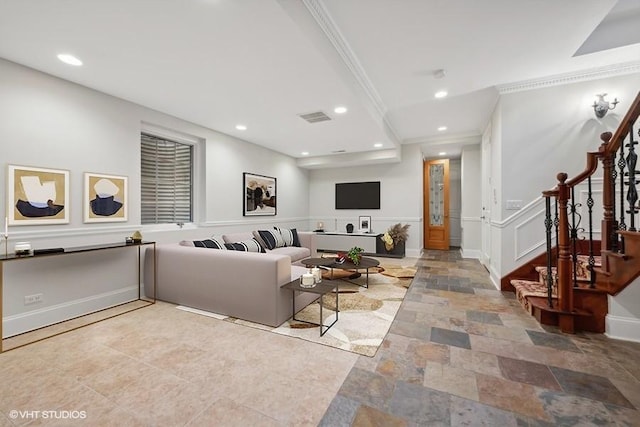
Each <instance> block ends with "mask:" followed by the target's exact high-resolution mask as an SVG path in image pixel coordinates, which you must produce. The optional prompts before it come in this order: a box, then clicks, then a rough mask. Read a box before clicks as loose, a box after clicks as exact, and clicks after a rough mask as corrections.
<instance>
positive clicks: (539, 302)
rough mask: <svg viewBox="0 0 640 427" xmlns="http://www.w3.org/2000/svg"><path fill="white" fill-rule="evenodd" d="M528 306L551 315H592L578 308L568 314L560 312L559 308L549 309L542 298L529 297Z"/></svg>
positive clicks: (545, 300)
mask: <svg viewBox="0 0 640 427" xmlns="http://www.w3.org/2000/svg"><path fill="white" fill-rule="evenodd" d="M529 304H530V305H531V307H532V308H533V307H536V308H538V309H539V310H545V311H548V312H551V313H561V314H571V315H574V316H592V315H593V313H591V312H589V311H586V310H582V309H579V308H576V309H574V310H573V311H570V312H568V311H563V310H560V309H559V308H556V307H549V306H548V301H547V299H546V298H542V297H529Z"/></svg>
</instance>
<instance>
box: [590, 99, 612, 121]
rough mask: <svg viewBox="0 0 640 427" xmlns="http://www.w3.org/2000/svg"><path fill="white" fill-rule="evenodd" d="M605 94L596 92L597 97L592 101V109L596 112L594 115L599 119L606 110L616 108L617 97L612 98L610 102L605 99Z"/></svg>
mask: <svg viewBox="0 0 640 427" xmlns="http://www.w3.org/2000/svg"><path fill="white" fill-rule="evenodd" d="M605 96H607V94H606V93H599V94H596V97H597V98H598V99H597V100H596V101H593V105H592V107H593V111H595V113H596V117H597V118H599V119H601V118H603V117H604V116H605V114H607V111H609V110H613V109H614V108H616V104H617V103H618V98H614V99H613V102H612V103H609V101H605V99H604V97H605Z"/></svg>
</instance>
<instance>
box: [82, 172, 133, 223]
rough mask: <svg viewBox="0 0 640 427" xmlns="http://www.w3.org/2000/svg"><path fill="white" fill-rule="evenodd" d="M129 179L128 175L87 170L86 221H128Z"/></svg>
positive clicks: (85, 185)
mask: <svg viewBox="0 0 640 427" xmlns="http://www.w3.org/2000/svg"><path fill="white" fill-rule="evenodd" d="M127 181H128V180H127V177H126V176H120V175H105V174H101V173H92V172H85V174H84V197H83V199H84V222H86V223H89V222H126V221H127V220H128V210H129V206H128V200H127V196H128V194H127V192H128V183H127Z"/></svg>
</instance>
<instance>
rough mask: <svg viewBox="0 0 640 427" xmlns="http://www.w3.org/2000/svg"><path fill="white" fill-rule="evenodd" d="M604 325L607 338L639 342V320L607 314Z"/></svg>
mask: <svg viewBox="0 0 640 427" xmlns="http://www.w3.org/2000/svg"><path fill="white" fill-rule="evenodd" d="M605 325H606V332H605V335H606V336H608V337H609V338H614V339H618V340H624V341H635V342H640V319H635V318H631V317H619V316H612V315H610V314H607V317H606V319H605Z"/></svg>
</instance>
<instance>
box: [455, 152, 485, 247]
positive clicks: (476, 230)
mask: <svg viewBox="0 0 640 427" xmlns="http://www.w3.org/2000/svg"><path fill="white" fill-rule="evenodd" d="M460 166H461V179H460V190H461V199H462V200H464V203H461V213H460V217H461V218H460V224H461V228H462V238H461V242H460V248H461V250H462V256H463V257H465V258H480V251H481V250H482V229H481V227H482V223H481V221H480V216H481V215H482V177H481V176H482V170H481V166H482V150H481V147H480V145H471V146H466V147H464V148H463V149H462V158H461V164H460Z"/></svg>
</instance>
